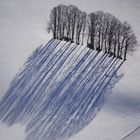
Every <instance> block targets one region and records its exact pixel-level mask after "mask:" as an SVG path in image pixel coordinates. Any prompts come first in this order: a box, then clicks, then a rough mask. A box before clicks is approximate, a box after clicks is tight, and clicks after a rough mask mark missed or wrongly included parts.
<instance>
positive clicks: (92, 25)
mask: <svg viewBox="0 0 140 140" xmlns="http://www.w3.org/2000/svg"><path fill="white" fill-rule="evenodd" d="M48 31H49V32H52V33H53V37H54V38H57V39H60V40H62V39H64V40H66V41H71V42H75V43H77V44H82V45H83V42H84V40H85V39H86V40H87V44H88V46H89V47H90V48H91V49H96V50H98V51H101V50H103V51H104V52H105V53H109V54H110V55H113V56H114V57H118V58H123V59H124V60H125V59H126V54H127V52H128V51H132V50H134V48H135V46H136V44H137V40H136V36H135V34H134V32H133V30H132V28H131V26H130V25H129V24H128V23H127V22H123V23H122V22H120V20H119V19H117V18H116V17H114V16H113V15H111V14H109V13H104V12H103V11H97V12H94V13H90V14H86V13H85V12H83V11H81V10H79V9H78V8H77V7H76V6H73V5H69V6H65V5H58V6H57V7H54V8H53V9H52V11H51V15H50V21H49V26H48Z"/></svg>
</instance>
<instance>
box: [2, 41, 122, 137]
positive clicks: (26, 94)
mask: <svg viewBox="0 0 140 140" xmlns="http://www.w3.org/2000/svg"><path fill="white" fill-rule="evenodd" d="M122 64H123V61H122V60H120V59H117V58H113V56H112V57H110V56H109V55H108V54H104V53H103V52H97V51H93V50H91V49H89V48H87V47H85V46H81V45H76V44H74V43H69V42H65V41H59V40H54V39H51V40H50V41H49V42H48V43H47V44H46V45H45V46H43V45H41V46H40V47H38V48H37V49H36V50H35V51H34V52H33V54H32V55H31V57H29V59H28V60H27V62H26V63H25V64H24V67H23V68H22V69H21V70H20V72H19V73H18V74H17V75H16V76H15V78H14V80H13V81H12V82H11V85H10V87H9V89H8V90H7V92H6V94H5V95H4V96H3V98H2V99H1V101H0V119H1V120H2V121H3V122H4V123H6V124H8V125H9V126H11V125H13V124H15V123H23V124H24V123H26V124H27V127H26V133H27V137H26V140H33V139H34V140H44V139H47V140H59V139H60V140H63V139H64V140H65V139H66V138H68V137H70V136H72V135H74V134H75V133H77V132H78V131H80V130H81V129H83V128H84V127H85V126H86V125H87V124H89V123H90V122H91V120H92V119H93V118H94V117H95V116H96V114H97V113H98V111H99V110H100V109H101V107H102V105H103V103H104V100H105V99H106V97H107V95H108V94H109V93H110V91H111V89H112V88H113V87H114V85H115V84H116V83H117V82H118V81H119V80H120V79H121V78H122V76H123V75H117V71H118V69H119V68H120V67H121V65H122Z"/></svg>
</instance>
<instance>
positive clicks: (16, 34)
mask: <svg viewBox="0 0 140 140" xmlns="http://www.w3.org/2000/svg"><path fill="white" fill-rule="evenodd" d="M60 3H64V4H74V5H77V6H78V7H79V8H81V9H82V10H84V11H87V12H91V11H96V10H104V11H106V12H110V13H112V14H113V15H115V16H116V17H118V18H120V20H122V21H123V20H127V21H128V22H129V23H130V24H131V25H132V27H133V29H134V31H135V33H136V36H137V38H138V41H140V28H139V23H140V1H139V0H133V1H131V0H123V1H122V0H101V1H99V0H67V1H66V0H46V1H45V0H40V1H37V0H12V1H10V0H1V1H0V31H1V32H0V96H2V95H3V94H4V92H5V91H6V90H7V89H8V85H9V84H10V82H11V80H12V79H13V78H14V76H15V74H16V73H17V72H18V71H19V69H20V68H21V67H22V65H23V63H24V62H25V61H26V60H27V58H28V57H29V56H30V55H31V53H32V52H33V51H34V50H35V49H36V48H37V47H38V46H40V45H41V44H46V43H47V42H48V40H49V39H50V36H49V35H48V34H47V33H46V31H45V28H46V22H47V20H48V17H49V13H50V10H51V9H52V8H53V7H54V6H55V5H57V4H60ZM139 59H140V49H138V50H137V51H136V52H135V53H134V54H133V56H130V57H129V58H128V60H127V61H126V62H125V63H124V64H123V66H122V67H121V69H120V70H119V72H120V73H124V75H123V78H122V79H121V81H120V82H119V83H117V84H116V86H115V87H114V88H113V92H112V94H111V95H110V96H109V98H108V100H107V101H106V103H105V105H104V106H103V108H102V110H101V111H100V112H99V113H98V115H97V117H96V118H95V119H94V120H93V121H92V122H91V123H90V124H89V125H88V126H87V127H86V128H84V129H83V130H82V131H81V132H79V133H77V134H76V135H74V136H73V137H71V138H70V139H71V140H93V139H95V140H118V139H121V138H123V137H125V136H126V135H128V134H129V133H131V132H132V131H133V130H135V129H136V128H137V127H139V126H140V95H139V94H140V71H139V69H140V62H139ZM11 139H12V140H24V139H25V133H24V126H20V125H14V126H12V127H6V126H5V124H1V125H0V140H11ZM133 139H135V136H133Z"/></svg>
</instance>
